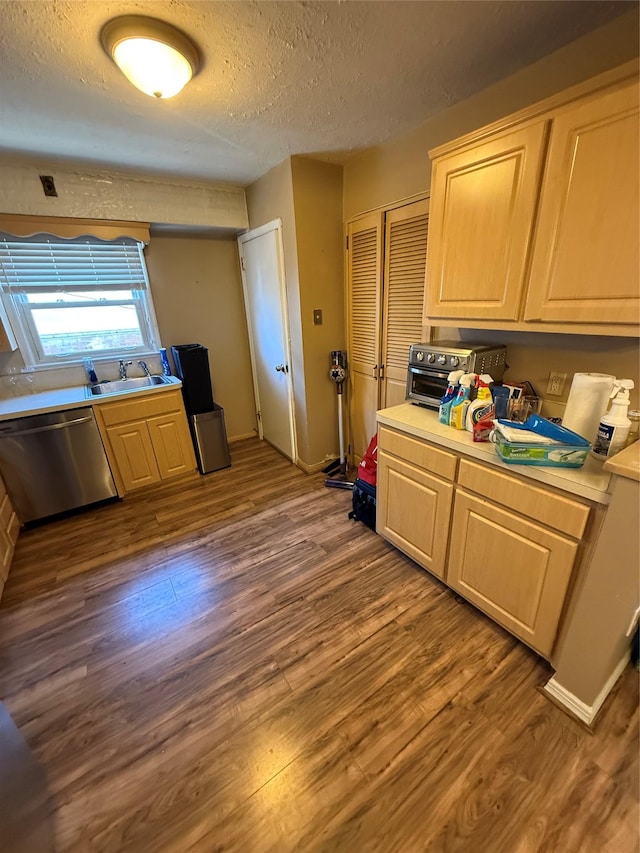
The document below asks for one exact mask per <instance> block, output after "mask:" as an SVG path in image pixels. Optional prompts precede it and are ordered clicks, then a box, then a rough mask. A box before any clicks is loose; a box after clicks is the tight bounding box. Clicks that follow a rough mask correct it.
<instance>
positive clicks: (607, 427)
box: [591, 379, 634, 461]
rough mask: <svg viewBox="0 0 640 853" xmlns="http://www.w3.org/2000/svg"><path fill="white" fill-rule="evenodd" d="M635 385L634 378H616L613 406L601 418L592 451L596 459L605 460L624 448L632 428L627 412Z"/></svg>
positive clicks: (612, 396)
mask: <svg viewBox="0 0 640 853" xmlns="http://www.w3.org/2000/svg"><path fill="white" fill-rule="evenodd" d="M633 387H634V384H633V379H616V381H615V382H614V383H613V391H612V392H611V397H610V399H611V406H610V407H609V410H608V411H606V412H604V413H603V415H602V417H601V418H600V426H599V427H598V435H597V437H596V441H595V444H594V445H593V450H592V451H591V452H592V454H593V455H594V456H595V457H596V459H601V460H603V461H604V460H605V459H607V458H608V457H609V456H615V454H616V453H618V451H620V450H622V449H623V448H624V446H625V444H626V441H627V436H628V435H629V429H630V428H631V420H630V419H629V417H628V415H627V412H628V410H629V391H630V390H631V389H632V388H633Z"/></svg>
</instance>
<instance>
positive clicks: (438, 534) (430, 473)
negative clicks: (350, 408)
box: [376, 427, 457, 578]
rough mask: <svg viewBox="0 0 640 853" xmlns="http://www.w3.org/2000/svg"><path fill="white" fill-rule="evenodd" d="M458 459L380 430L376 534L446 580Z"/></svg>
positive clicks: (403, 436)
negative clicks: (450, 521)
mask: <svg viewBox="0 0 640 853" xmlns="http://www.w3.org/2000/svg"><path fill="white" fill-rule="evenodd" d="M456 464H457V459H456V457H455V456H454V454H453V453H448V452H446V451H443V450H440V449H439V448H436V447H433V446H431V445H428V444H426V443H425V442H423V441H420V440H418V439H415V438H412V437H411V436H406V435H403V434H402V433H399V432H396V431H394V430H390V429H387V428H386V427H380V429H379V430H378V486H377V496H376V504H377V506H376V529H377V532H378V533H379V534H380V535H381V536H384V538H385V539H388V540H389V542H391V543H392V544H393V545H395V546H396V547H397V548H399V549H400V550H401V551H403V552H404V553H405V554H407V555H408V556H409V557H411V558H412V559H414V560H415V561H416V563H418V564H419V565H421V566H423V567H424V568H425V569H429V571H430V572H433V574H434V575H437V576H438V577H439V578H443V577H444V573H445V565H446V557H447V542H448V539H449V517H450V515H451V504H452V501H453V483H452V482H451V480H452V479H453V477H454V475H455V470H456Z"/></svg>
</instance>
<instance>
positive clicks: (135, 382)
mask: <svg viewBox="0 0 640 853" xmlns="http://www.w3.org/2000/svg"><path fill="white" fill-rule="evenodd" d="M170 381H171V380H170V379H169V377H167V376H136V377H134V378H133V379H114V381H113V382H99V383H98V384H97V385H91V386H90V387H89V395H90V396H91V397H99V396H101V395H103V394H119V393H121V392H122V391H138V390H139V389H140V388H151V387H153V386H154V385H169V384H170Z"/></svg>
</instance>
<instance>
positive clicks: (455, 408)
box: [449, 373, 476, 429]
mask: <svg viewBox="0 0 640 853" xmlns="http://www.w3.org/2000/svg"><path fill="white" fill-rule="evenodd" d="M475 381H476V374H475V373H464V374H463V375H462V376H461V378H460V390H459V391H458V393H457V395H456V398H455V400H454V401H453V403H452V404H451V412H450V417H449V426H452V427H455V428H456V429H464V421H465V418H466V415H467V409H468V408H469V399H470V397H471V386H472V385H473V383H474V382H475Z"/></svg>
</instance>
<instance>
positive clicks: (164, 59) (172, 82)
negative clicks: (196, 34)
mask: <svg viewBox="0 0 640 853" xmlns="http://www.w3.org/2000/svg"><path fill="white" fill-rule="evenodd" d="M101 38H102V44H103V46H104V49H105V50H106V51H107V53H108V54H109V55H110V56H111V57H112V59H113V61H114V62H115V63H116V65H117V66H118V67H119V68H120V70H121V71H122V73H123V74H124V76H125V77H126V78H127V80H129V82H130V83H133V85H134V86H136V87H137V88H138V89H140V91H142V92H144V93H145V94H147V95H151V97H154V98H172V97H173V96H174V95H177V94H178V92H180V91H181V90H182V89H183V88H184V87H185V86H186V84H187V83H188V82H189V80H191V78H192V77H193V75H194V74H196V73H197V72H198V69H199V66H200V56H199V54H198V49H197V48H196V46H195V45H194V44H193V42H192V41H191V40H190V39H188V38H187V36H185V35H184V33H181V32H180V31H179V30H176V29H175V28H174V27H172V26H170V25H169V24H165V23H164V21H158V20H156V19H155V18H146V17H144V16H142V15H124V16H122V17H120V18H114V19H113V20H112V21H109V22H108V23H107V24H105V26H104V27H103V29H102V33H101Z"/></svg>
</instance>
